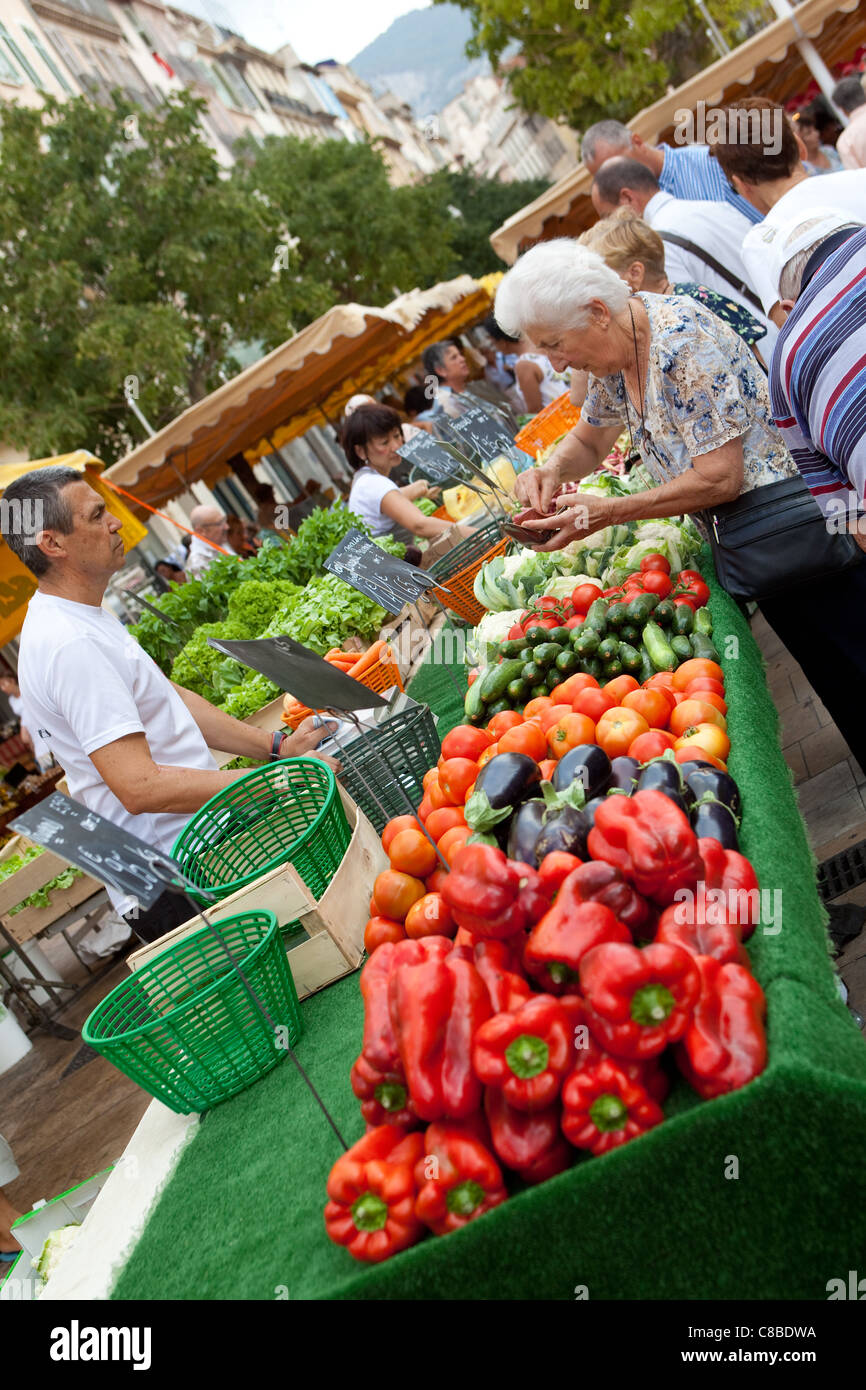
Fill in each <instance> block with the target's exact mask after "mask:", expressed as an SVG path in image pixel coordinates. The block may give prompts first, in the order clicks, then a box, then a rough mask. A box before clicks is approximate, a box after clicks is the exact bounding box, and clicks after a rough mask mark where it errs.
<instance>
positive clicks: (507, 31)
mask: <svg viewBox="0 0 866 1390" xmlns="http://www.w3.org/2000/svg"><path fill="white" fill-rule="evenodd" d="M451 2H452V0H435V3H437V4H443V3H451ZM453 2H454V3H457V4H458V5H459V6H460V8H461V9H464V10H468V11H469V14H470V16H471V18H472V28H473V37H472V40H471V41H470V43H469V45H468V46H467V53H468V54H469V56H471V57H479V56H481V55H484V56H486V57H487V58H489V59H490V61H491V63H492V64H493V66H494V67H497V66H498V65H499V63H500V61H501V59H502V58H503V55H504V54H505V53H506V50H507V49H509V47H510V46H511V45H514V44H517V46H518V49H519V53H518V59H517V64H516V65H515V66H513V67H510V69H509V73H508V77H509V83H510V86H511V90H512V92H513V94H514V98H515V101H516V102H517V103H519V105H521V106H522V107H524V109H525V110H527V111H537V112H540V113H541V114H542V115H545V116H550V117H551V118H552V119H554V120H564V121H567V122H568V123H569V124H570V125H571V126H573V127H574V128H575V129H586V127H587V126H588V125H590V124H592V122H593V121H597V120H602V119H604V118H606V117H612V118H614V119H617V120H622V121H627V120H629V119H630V117H632V116H633V115H634V114H635V113H636V112H637V111H639V110H640V109H641V108H642V107H644V106H648V105H650V104H651V103H652V102H654V101H657V100H658V98H659V97H661V96H663V95H664V92H665V89H666V87H667V85H668V84H673V85H675V86H677V85H679V83H680V82H683V81H685V80H686V78H687V77H690V76H691V75H692V74H693V73H695V72H697V71H699V70H700V69H701V68H702V67H705V66H706V65H707V64H708V63H711V62H712V61H713V60H714V59H715V58H716V57H717V56H718V55H717V53H716V51H715V49H714V48H713V47H712V45H711V42H710V39H709V38H708V36H707V33H706V22H705V20H704V19H703V18H702V17H701V14H700V12H699V10H698V8H697V6H696V5H695V3H694V0H583V3H582V4H577V3H576V0H531V4H527V3H526V0H453ZM759 8H760V7H759V6H756V4H755V0H711V12H712V17H713V19H714V20H715V22H716V24H717V25H718V27H719V29H720V30H721V32H722V34H723V35H724V37H725V38H726V39H727V40H728V41H729V42H730V43H731V44H735V43H739V42H742V39H743V38H744V37H745V36H746V35H747V33H749V32H751V31H752V28H753V27H754V23H755V15H756V13H757V10H758V9H759ZM758 22H759V23H762V22H764V21H763V19H761V20H759V21H758Z"/></svg>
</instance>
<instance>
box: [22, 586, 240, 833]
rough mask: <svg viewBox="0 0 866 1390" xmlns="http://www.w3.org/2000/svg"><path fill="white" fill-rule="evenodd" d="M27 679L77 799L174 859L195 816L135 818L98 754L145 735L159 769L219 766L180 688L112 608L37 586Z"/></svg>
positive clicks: (37, 724) (39, 727) (44, 733)
mask: <svg viewBox="0 0 866 1390" xmlns="http://www.w3.org/2000/svg"><path fill="white" fill-rule="evenodd" d="M18 683H19V685H20V687H21V694H22V696H23V698H24V704H25V707H26V709H27V712H28V714H29V715H30V718H31V720H32V721H33V725H34V727H33V728H32V730H31V732H32V733H33V735H34V737H35V736H36V734H37V733H38V734H39V737H40V738H41V739H43V740H44V741H45V743H46V744H47V745H48V747H49V748H50V750H51V752H52V753H53V754H54V757H55V759H56V760H57V762H58V763H59V764H60V766H61V767H62V768H63V770H64V772H65V773H66V780H67V782H68V784H69V793H70V796H72V798H73V799H74V800H75V801H81V802H83V803H84V805H85V806H88V807H90V809H91V810H92V811H96V812H97V814H98V815H100V816H105V818H106V820H110V821H113V822H114V823H115V825H120V826H123V828H124V829H126V830H128V831H130V833H131V834H133V835H137V836H138V837H139V839H140V840H144V841H145V843H146V844H149V845H152V846H153V848H154V849H157V850H160V851H161V852H162V853H167V852H169V851H170V850H171V847H172V845H173V844H174V842H175V840H176V839H177V836H178V835H179V834H180V832H181V830H182V829H183V828H184V826H185V825H186V824H187V822H188V820H189V815H186V814H177V813H175V812H156V811H144V812H141V813H140V814H139V815H132V814H131V813H130V812H129V811H127V810H126V808H125V807H124V806H123V804H122V803H121V802H120V801H119V800H118V798H117V797H116V796H115V795H114V792H112V791H111V790H110V789H109V788H108V787H107V786H106V784H105V783H104V782H103V780H102V778H101V777H100V775H99V773H98V772H97V770H96V767H95V765H94V763H93V762H92V761H91V758H90V756H89V755H90V754H91V753H95V752H96V751H97V750H98V749H100V748H104V747H105V745H106V744H107V743H113V742H114V741H115V739H118V738H123V737H124V735H125V734H141V733H143V734H145V735H146V736H147V743H148V747H149V748H150V753H151V756H152V758H153V760H154V762H155V763H161V764H163V765H166V766H169V767H193V768H201V769H204V768H216V763H215V762H214V760H213V758H212V757H211V754H210V752H209V751H208V747H207V744H206V743H205V741H204V737H203V735H202V733H201V731H200V730H199V727H198V725H197V724H196V722H195V720H194V719H193V717H192V715H191V714H190V712H189V710H188V709H187V707H186V705H185V704H184V703H183V700H182V699H181V698H180V696H179V695H178V693H177V691H176V690H175V689H174V687H173V685H172V684H171V682H170V681H169V680H168V679H167V678H166V677H165V676H164V675H163V674H162V672H161V671H160V669H159V667H158V666H157V664H156V662H155V661H153V660H152V659H151V657H149V656H148V655H147V652H145V651H144V650H143V649H142V648H141V647H140V646H139V645H138V643H137V642H136V640H135V638H134V637H132V636H131V635H130V634H129V633H128V632H127V630H126V628H125V627H124V626H123V624H122V623H121V622H120V621H119V620H118V619H117V618H115V616H114V614H113V613H109V612H108V611H107V610H106V609H105V608H93V607H91V605H90V604H87V603H75V602H73V600H71V599H65V598H57V597H56V596H54V595H53V594H43V593H41V592H39V590H37V592H36V593H35V594H34V595H33V597H32V598H31V600H30V603H29V606H28V609H27V617H26V618H25V619H24V626H23V627H22V629H21V641H20V646H19V651H18Z"/></svg>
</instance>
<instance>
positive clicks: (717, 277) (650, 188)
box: [592, 157, 777, 355]
mask: <svg viewBox="0 0 866 1390" xmlns="http://www.w3.org/2000/svg"><path fill="white" fill-rule="evenodd" d="M592 201H593V205H594V206H595V209H596V211H597V212H598V213H600V215H601V216H602V217H606V216H608V215H609V214H610V213H612V212H615V211H616V209H617V208H618V207H629V208H631V209H632V211H633V212H636V213H637V214H638V216H639V217H642V218H643V220H644V221H645V222H647V223H648V224H649V225H650V226H651V227H652V228H654V229H655V231H657V232H658V234H659V236H660V237H661V239H662V241H663V242H664V244H665V267H666V270H667V274H668V279H669V280H670V281H671V282H672V283H676V282H679V281H684V282H688V283H690V284H699V285H706V286H707V288H708V289H711V290H715V291H716V293H717V294H720V295H724V296H726V297H727V298H729V299H733V300H735V302H736V303H737V304H740V305H742V307H743V308H744V309H748V310H749V312H750V313H756V314H758V315H760V318H761V322H762V323H763V325H764V327H765V329H766V341H765V343H764V349H765V354H766V355H769V354H771V353H772V350H773V344H774V343H775V341H776V336H777V330H776V327H775V325H774V324H772V323H771V321H770V320H769V319H766V318H764V315H763V314H762V313H761V306H760V304H759V302H758V299H757V296H756V294H755V287H754V285H753V283H752V281H751V278H750V276H749V274H748V272H747V270H746V266H745V264H744V263H743V260H742V257H741V255H740V249H739V248H740V246H741V244H742V241H743V238H744V237H745V235H746V233H747V232H748V231H750V230H751V227H750V223H749V222H748V221H747V219H746V218H745V217H743V215H742V214H741V213H740V212H738V211H737V210H736V208H732V207H728V206H726V205H725V204H723V203H711V202H707V201H703V202H702V201H700V200H692V199H688V198H673V197H671V195H670V193H664V192H662V190H661V188H660V187H659V182H658V179H657V178H656V176H655V175H654V174H653V173H652V172H651V170H649V169H647V168H646V167H645V165H643V164H641V163H639V162H638V161H637V160H636V159H625V158H619V157H618V158H616V159H609V160H608V161H607V162H606V163H605V164H604V165H603V166H602V167H601V169H599V171H598V173H597V174H596V176H595V180H594V182H593V185H592ZM682 242H685V243H686V245H683V244H682Z"/></svg>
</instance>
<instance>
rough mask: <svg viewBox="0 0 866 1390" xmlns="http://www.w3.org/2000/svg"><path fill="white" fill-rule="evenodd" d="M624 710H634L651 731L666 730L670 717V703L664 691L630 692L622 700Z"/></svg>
mask: <svg viewBox="0 0 866 1390" xmlns="http://www.w3.org/2000/svg"><path fill="white" fill-rule="evenodd" d="M622 703H623V707H624V708H625V709H636V710H637V712H638V714H642V715H643V717H644V719H645V720H646V722H647V723H648V724H649V726H650V728H651V729H666V728H667V726H668V721H669V719H670V717H671V708H672V706H671V702H670V700H669V699H668V697H667V695H666V694H665V692H664V690H630V691H629V693H628V694H627V695H624V696H623V699H622Z"/></svg>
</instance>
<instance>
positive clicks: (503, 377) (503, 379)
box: [481, 314, 535, 415]
mask: <svg viewBox="0 0 866 1390" xmlns="http://www.w3.org/2000/svg"><path fill="white" fill-rule="evenodd" d="M481 327H482V329H483V331H484V336H485V341H486V346H484V347H483V348H482V352H483V354H484V357H485V361H486V365H485V367H484V379H485V381H487V382H489V383H490V385H491V386H492V387H493V388H494V390H496V391H501V392H502V394H503V396H504V397H505V399H506V400H507V401H508V404H509V405H510V406H511V409H512V410H514V411H516V412H517V414H518V415H525V414H526V413H527V411H528V409H529V408H528V406H527V404H526V401H525V400H524V398H523V393H522V391H521V390H520V387H519V386H518V384H517V377H516V375H515V368H516V366H517V362H518V359H519V356H520V339H519V338H512V337H511V334H510V333H505V332H504V331H503V330H502V329H501V328H500V327H499V324H498V323H497V322H496V319H495V318H494V317H493V315H492V314H491V315H490V317H489V318H486V319H485V320H484V322H483V324H482V325H481ZM532 413H533V414H534V413H535V412H534V411H533V412H532Z"/></svg>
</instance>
